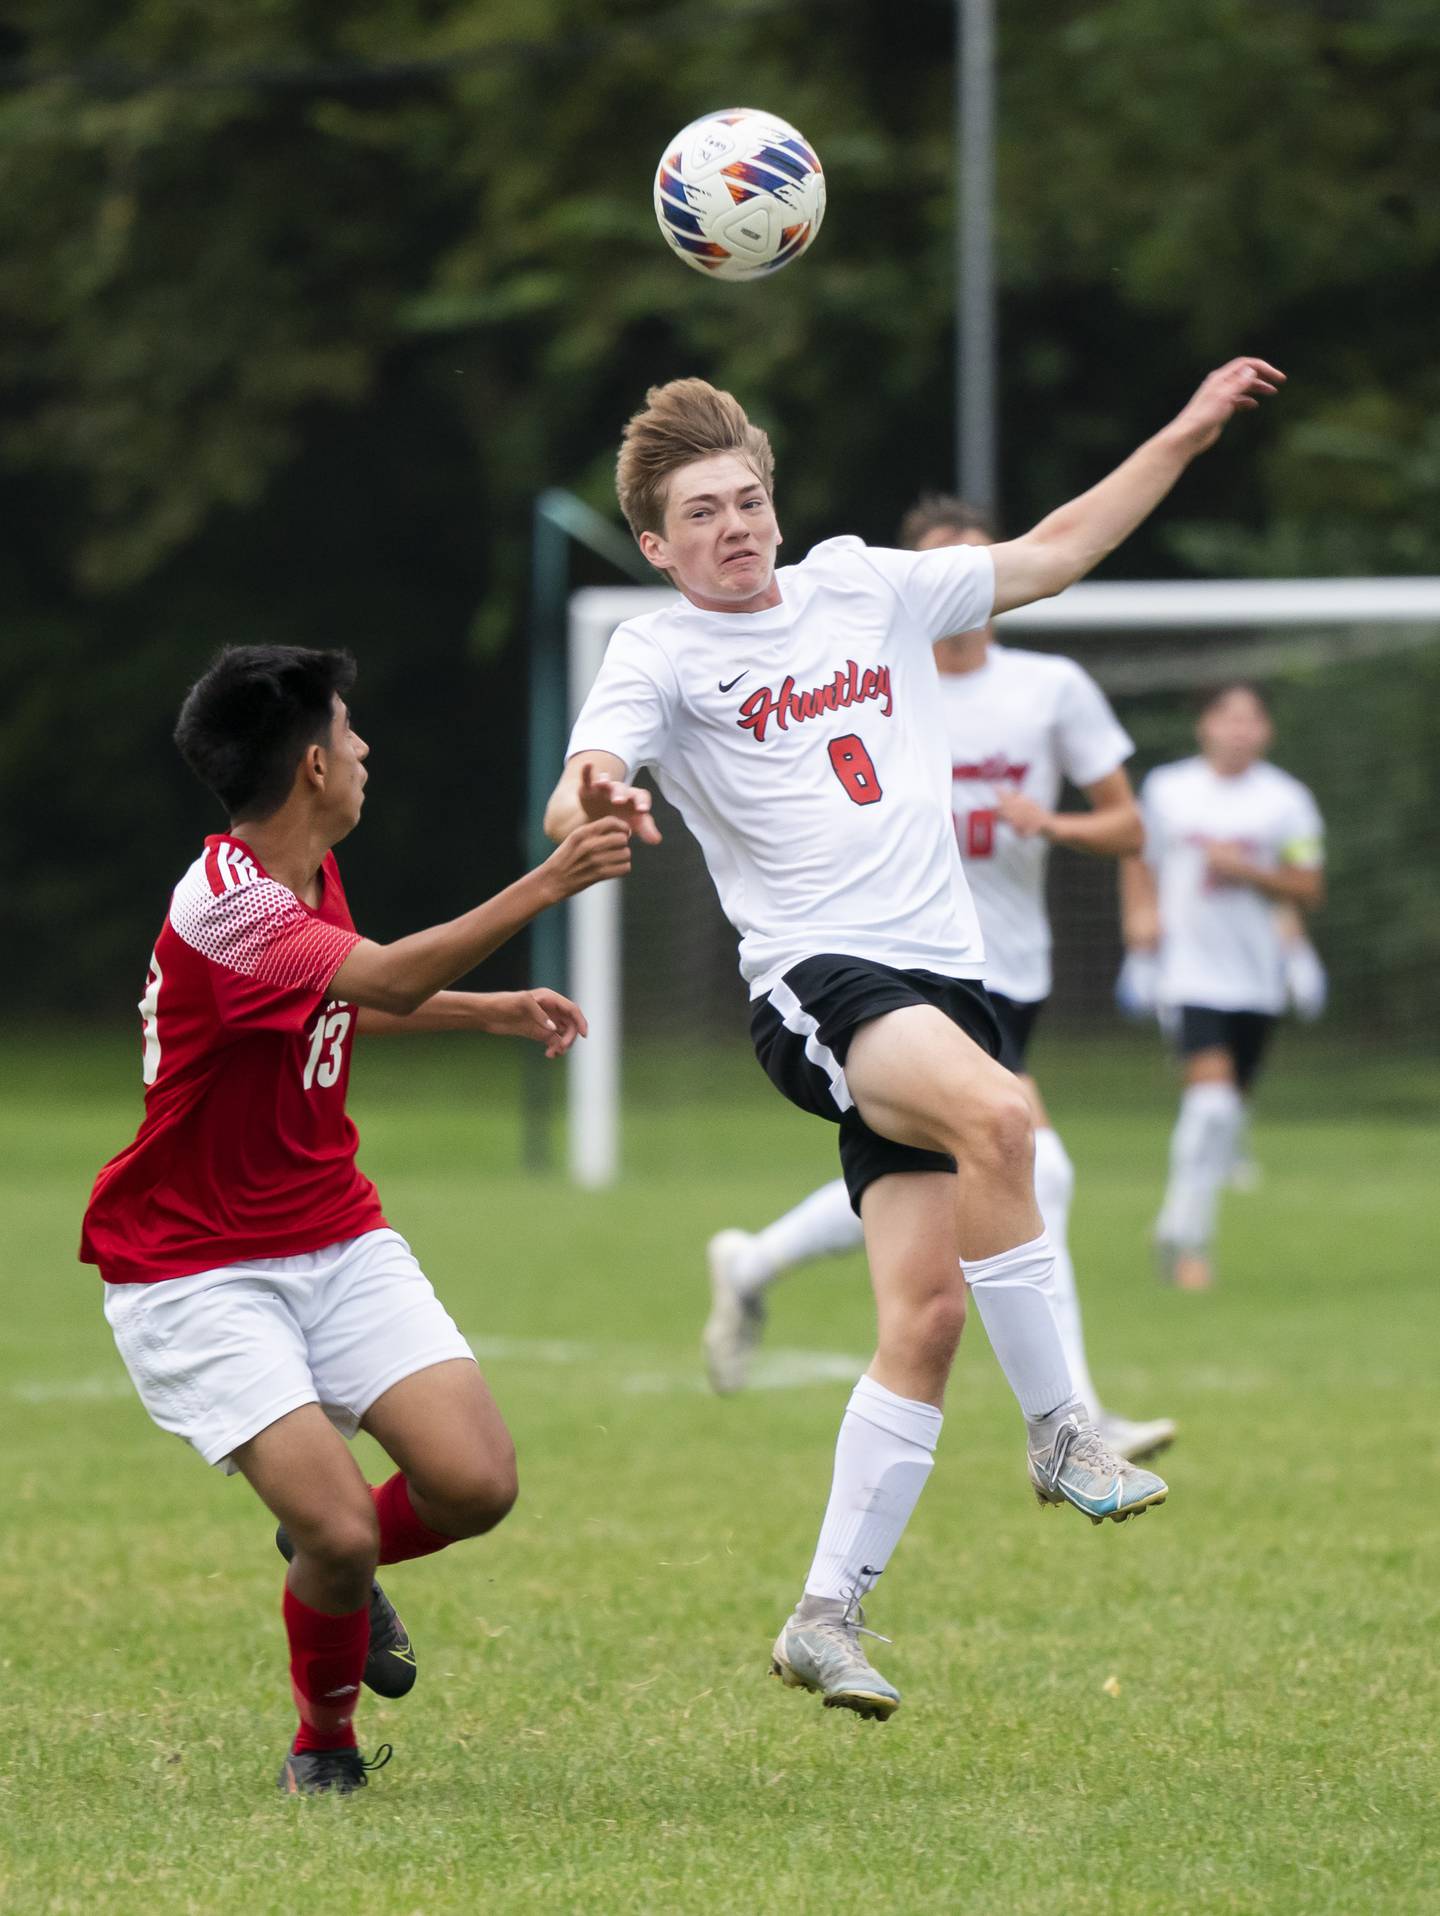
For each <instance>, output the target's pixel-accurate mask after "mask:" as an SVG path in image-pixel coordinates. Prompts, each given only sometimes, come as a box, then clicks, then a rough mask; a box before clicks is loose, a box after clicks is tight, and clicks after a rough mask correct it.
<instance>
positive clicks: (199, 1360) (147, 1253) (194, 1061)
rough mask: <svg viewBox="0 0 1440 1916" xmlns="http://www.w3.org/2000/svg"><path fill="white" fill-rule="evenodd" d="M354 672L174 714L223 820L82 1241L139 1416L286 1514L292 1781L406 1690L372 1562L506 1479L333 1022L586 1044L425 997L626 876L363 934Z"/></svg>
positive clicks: (183, 745) (499, 997) (333, 657)
mask: <svg viewBox="0 0 1440 1916" xmlns="http://www.w3.org/2000/svg"><path fill="white" fill-rule="evenodd" d="M354 675H355V664H354V660H353V659H351V658H350V657H349V655H348V654H347V653H342V652H313V651H308V650H305V649H302V648H300V647H296V646H238V647H232V648H230V649H229V650H228V651H226V652H223V653H222V654H221V655H220V657H219V658H218V659H217V660H216V662H215V664H214V665H213V666H212V667H211V669H210V671H209V672H207V673H206V675H205V676H204V678H202V679H201V680H200V681H199V683H198V684H197V685H195V686H194V687H193V688H192V689H191V691H190V694H189V696H188V698H187V699H186V701H185V705H184V708H183V710H182V711H181V714H180V722H179V726H178V728H177V730H176V735H175V737H176V743H177V745H178V746H179V748H180V751H181V753H182V755H183V757H184V758H185V760H186V762H187V764H189V766H190V767H191V769H192V770H193V771H194V772H196V773H197V774H198V776H199V777H200V778H201V779H202V780H203V781H204V783H205V784H207V785H208V786H209V787H210V789H211V790H212V791H213V792H214V793H215V795H216V796H217V797H218V798H219V799H220V800H221V802H222V803H223V804H224V806H225V808H226V811H227V814H228V816H229V818H230V819H231V821H232V822H231V825H230V829H229V830H228V831H227V832H224V833H219V834H215V835H213V836H211V837H210V838H207V839H206V841H205V846H204V849H203V850H202V852H201V854H200V856H199V857H198V858H197V859H196V860H195V863H194V864H193V865H192V866H191V867H190V870H189V871H188V872H187V873H186V874H185V876H184V877H183V878H182V879H181V880H180V883H179V884H178V885H177V886H176V887H175V892H174V895H173V897H172V898H171V901H170V909H169V912H168V914H167V916H166V920H165V924H164V925H163V927H162V928H161V932H160V936H159V938H158V940H157V941H156V945H155V950H154V953H153V955H152V957H151V960H150V970H149V976H148V978H147V980H146V988H145V996H144V998H143V1000H142V1001H141V1005H140V1012H141V1017H142V1019H143V1030H144V1065H143V1075H144V1081H145V1086H146V1090H145V1119H144V1122H143V1124H142V1125H141V1127H140V1132H139V1135H138V1136H137V1137H136V1139H135V1141H134V1143H133V1144H131V1145H130V1146H129V1147H128V1149H126V1150H125V1151H122V1152H121V1153H120V1155H119V1156H118V1157H116V1158H113V1159H112V1160H111V1161H110V1163H109V1164H107V1165H106V1166H105V1168H104V1169H103V1170H102V1171H101V1173H100V1175H99V1177H98V1178H97V1179H96V1181H95V1189H94V1191H93V1193H92V1194H91V1199H90V1205H89V1208H88V1210H87V1211H86V1214H85V1226H84V1233H83V1239H82V1244H81V1252H80V1255H81V1257H82V1259H83V1260H84V1261H86V1262H88V1263H93V1264H98V1265H99V1267H100V1275H101V1277H102V1278H103V1279H104V1280H105V1314H106V1317H107V1318H108V1320H109V1322H110V1325H111V1328H112V1329H113V1331H114V1333H115V1341H116V1343H117V1345H118V1346H119V1349H120V1354H121V1356H122V1357H123V1358H124V1360H125V1365H126V1368H127V1369H128V1370H129V1372H130V1375H131V1378H132V1379H133V1381H134V1383H135V1386H136V1388H137V1390H138V1391H139V1393H140V1396H141V1398H142V1400H143V1401H144V1404H145V1407H146V1409H147V1410H148V1411H149V1412H150V1414H151V1416H152V1417H153V1418H154V1420H155V1422H156V1423H157V1424H159V1425H160V1427H161V1429H162V1430H168V1431H171V1432H173V1433H174V1434H175V1435H177V1436H180V1437H183V1438H185V1439H186V1440H187V1441H188V1442H189V1443H191V1444H192V1445H194V1447H195V1449H196V1450H198V1451H199V1453H200V1455H201V1456H202V1457H203V1458H204V1459H205V1461H206V1462H207V1463H210V1464H218V1465H220V1466H222V1467H223V1468H225V1469H227V1470H238V1471H240V1472H241V1473H243V1475H244V1476H245V1477H246V1478H247V1479H248V1480H249V1482H250V1484H251V1486H252V1488H253V1489H254V1490H255V1492H256V1493H257V1495H258V1496H259V1497H260V1498H261V1500H262V1501H263V1502H264V1503H265V1504H266V1505H267V1506H268V1507H269V1508H270V1510H271V1511H273V1513H274V1514H275V1516H276V1517H278V1518H279V1520H280V1526H281V1528H280V1531H279V1532H278V1533H277V1538H276V1541H277V1543H278V1544H279V1545H280V1547H281V1550H282V1551H283V1552H284V1554H285V1555H286V1556H287V1557H288V1558H289V1559H290V1568H289V1571H288V1573H287V1576H286V1580H285V1594H284V1618H285V1628H286V1634H287V1637H288V1639H289V1646H290V1679H291V1689H292V1692H293V1695H294V1699H295V1704H296V1707H297V1709H298V1711H299V1715H300V1725H299V1729H298V1731H297V1733H296V1736H295V1739H294V1742H293V1744H292V1746H291V1749H290V1751H289V1753H288V1754H287V1756H286V1758H285V1761H284V1764H283V1765H282V1768H281V1772H280V1786H281V1788H282V1789H283V1790H285V1791H287V1792H289V1793H291V1794H296V1795H300V1794H304V1795H309V1794H315V1793H319V1792H322V1791H332V1790H333V1791H336V1792H339V1793H342V1794H347V1793H349V1792H350V1791H353V1790H355V1789H358V1788H361V1787H362V1786H363V1785H364V1783H365V1780H366V1778H365V1770H366V1765H365V1764H364V1763H362V1761H361V1758H360V1753H359V1751H358V1749H357V1748H356V1742H355V1729H354V1722H353V1719H354V1714H355V1702H356V1698H357V1696H358V1694H359V1688H360V1684H361V1682H362V1681H364V1682H367V1683H369V1684H370V1686H371V1687H372V1688H373V1689H376V1690H379V1691H380V1692H381V1693H382V1694H384V1695H387V1696H398V1695H402V1694H403V1693H404V1692H405V1691H406V1690H408V1689H409V1687H410V1685H411V1684H412V1683H413V1682H414V1679H415V1660H414V1653H413V1650H412V1648H411V1645H410V1641H409V1638H408V1636H407V1635H406V1632H405V1630H404V1628H403V1626H402V1625H401V1624H400V1621H399V1619H398V1617H396V1615H395V1612H394V1609H393V1608H392V1606H391V1605H390V1604H389V1602H388V1601H387V1600H386V1598H385V1595H384V1593H383V1591H381V1589H380V1587H379V1585H378V1584H376V1583H374V1573H375V1566H376V1564H377V1563H398V1562H400V1561H402V1560H404V1559H405V1558H409V1557H421V1556H426V1555H428V1554H430V1553H431V1552H433V1551H436V1550H443V1549H444V1548H445V1547H446V1546H447V1545H448V1544H451V1543H453V1542H455V1541H456V1540H457V1539H458V1538H461V1537H473V1536H477V1535H479V1534H480V1532H482V1531H485V1530H489V1529H491V1528H492V1527H493V1526H494V1525H495V1524H497V1523H499V1521H500V1520H501V1518H502V1517H504V1515H505V1514H506V1512H507V1511H508V1510H509V1508H510V1506H511V1504H512V1503H513V1502H514V1500H515V1493H516V1480H515V1452H514V1448H513V1446H512V1444H511V1442H510V1437H509V1433H508V1432H507V1431H506V1428H505V1425H504V1423H503V1421H502V1419H501V1416H500V1413H499V1411H498V1410H497V1409H496V1406H495V1402H494V1399H493V1398H492V1397H491V1395H490V1392H489V1390H488V1389H487V1388H486V1386H485V1382H484V1380H483V1378H482V1377H481V1375H480V1372H479V1370H478V1369H477V1368H476V1365H475V1361H474V1358H473V1356H472V1355H471V1352H470V1349H469V1346H468V1345H467V1344H466V1342H465V1340H464V1338H463V1337H462V1336H461V1335H460V1333H459V1331H458V1330H457V1329H456V1328H455V1325H454V1324H453V1323H452V1322H451V1320H450V1318H449V1316H448V1314H447V1313H446V1312H445V1310H444V1309H443V1308H442V1307H441V1305H440V1303H439V1301H438V1300H437V1298H436V1296H435V1293H434V1291H433V1290H432V1289H431V1288H430V1285H429V1283H428V1282H427V1280H426V1278H425V1276H424V1274H423V1273H422V1271H421V1270H420V1268H419V1266H418V1265H417V1263H416V1262H415V1259H414V1257H413V1256H412V1255H411V1253H410V1247H409V1246H408V1245H407V1244H406V1243H405V1240H404V1239H403V1238H402V1237H400V1236H399V1235H398V1234H397V1233H396V1232H395V1231H393V1230H391V1229H390V1228H389V1226H388V1224H387V1223H386V1220H385V1217H384V1215H383V1213H382V1211H381V1209H380V1200H379V1198H378V1197H377V1195H376V1192H375V1187H374V1186H373V1185H372V1184H371V1183H370V1181H369V1179H368V1178H366V1177H363V1176H362V1175H361V1173H360V1171H359V1170H358V1168H357V1166H356V1163H355V1150H356V1144H357V1142H358V1140H357V1137H356V1133H355V1127H354V1125H353V1124H352V1123H351V1122H350V1120H349V1118H348V1117H347V1116H346V1115H345V1091H346V1085H347V1083H348V1080H349V1075H350V1050H351V1046H352V1044H353V1042H354V1038H355V1033H356V1031H357V1030H360V1031H366V1032H382V1031H398V1030H407V1031H413V1030H421V1031H425V1030H433V1031H448V1030H478V1031H497V1032H512V1033H515V1034H518V1035H520V1036H525V1037H532V1038H538V1039H539V1040H540V1041H541V1042H542V1043H544V1044H545V1046H546V1048H547V1051H548V1052H549V1053H550V1055H552V1056H558V1055H559V1054H560V1053H561V1052H563V1051H565V1050H567V1049H568V1048H569V1046H570V1045H571V1043H572V1042H573V1041H574V1039H575V1037H576V1036H577V1035H583V1032H584V1029H585V1024H584V1019H583V1018H582V1016H581V1014H580V1012H579V1010H578V1009H577V1008H576V1007H575V1006H574V1005H572V1004H571V1003H570V1002H569V1000H568V999H566V998H562V997H560V996H559V994H558V993H556V992H553V991H545V990H537V991H530V992H507V993H499V994H495V993H476V992H455V991H444V990H442V989H441V987H442V986H444V985H446V984H448V983H449V982H450V980H452V979H454V978H458V977H460V976H462V975H463V974H464V973H465V972H467V971H469V970H470V969H471V967H472V966H474V965H476V964H478V963H479V962H480V960H481V959H482V958H483V957H485V956H486V955H487V954H488V953H489V952H491V951H494V950H495V949H496V948H497V947H498V946H499V945H502V944H503V943H504V942H505V940H506V939H507V938H510V937H513V936H514V934H515V933H516V932H517V931H519V930H520V929H521V927H522V926H523V925H526V924H528V923H529V921H530V920H531V919H532V918H533V917H535V916H536V914H537V913H538V912H540V911H543V910H544V909H545V907H546V906H547V905H551V904H555V903H557V902H558V901H559V900H560V899H562V898H566V897H569V896H571V895H572V894H573V893H574V892H577V891H581V890H583V889H584V888H585V886H587V885H590V884H593V883H594V882H595V881H596V880H597V879H599V878H606V877H615V876H617V875H618V874H620V873H622V872H624V871H626V870H628V869H629V862H630V858H629V848H628V843H627V839H628V834H627V832H626V830H625V827H624V826H623V825H622V824H620V823H619V822H617V821H615V820H608V821H605V822H603V823H602V824H601V825H599V826H596V827H592V828H588V829H587V830H586V831H585V832H582V833H577V834H576V836H575V837H574V838H572V839H569V840H567V842H566V844H565V845H564V846H562V847H561V849H560V851H559V852H557V853H556V854H554V855H553V856H552V857H551V858H549V859H547V860H546V862H545V863H544V864H543V865H542V866H540V868H539V869H538V870H537V871H533V872H530V873H528V874H527V875H526V876H525V877H524V878H522V879H520V880H519V881H518V883H516V884H514V885H511V886H510V887H509V888H508V889H507V890H506V891H503V892H501V893H500V894H499V896H498V897H495V898H492V899H490V900H489V901H488V902H487V903H486V904H483V905H481V906H479V907H478V908H477V909H476V910H474V911H471V912H468V913H467V914H466V915H465V916H464V917H463V918H457V919H455V920H454V921H453V923H451V924H447V925H437V926H435V927H434V928H433V929H431V930H429V931H422V932H417V933H415V934H414V935H413V936H411V937H408V938H401V939H398V940H396V942H395V943H394V944H389V945H378V944H374V943H372V942H371V941H370V940H369V939H365V938H362V937H361V936H360V935H359V933H358V932H357V931H356V930H355V927H354V924H353V922H352V920H351V917H350V911H349V907H348V906H347V904H346V902H345V892H344V888H343V886H342V885H341V883H340V873H339V869H338V867H337V865H336V863H335V856H334V852H333V850H332V849H331V848H332V847H333V846H334V845H336V844H338V843H339V841H340V840H341V839H342V838H345V837H346V836H348V834H349V833H350V832H351V831H353V829H354V828H355V826H356V824H357V823H358V822H359V818H360V810H361V806H362V803H363V801H364V791H365V781H366V778H367V776H368V774H367V772H366V767H365V760H366V758H367V757H368V755H369V747H368V746H367V745H366V744H365V742H364V740H363V739H361V738H360V737H359V736H358V735H357V734H356V733H355V731H354V730H353V729H352V727H351V724H350V715H349V711H348V708H347V707H346V704H345V702H344V700H345V694H346V693H348V691H349V689H350V685H351V682H352V680H353V678H354ZM362 1426H363V1428H364V1429H365V1430H367V1431H368V1432H369V1433H370V1435H371V1436H372V1437H374V1438H375V1439H376V1441H377V1442H378V1443H379V1444H380V1445H381V1447H382V1448H383V1449H384V1450H385V1451H386V1452H387V1453H388V1454H389V1456H390V1457H391V1458H393V1459H394V1461H395V1463H396V1465H397V1466H398V1468H397V1469H396V1472H395V1474H394V1475H393V1476H392V1477H391V1478H389V1480H388V1481H387V1482H385V1483H383V1484H379V1485H376V1486H375V1487H374V1488H373V1489H372V1488H371V1486H370V1485H368V1484H367V1483H366V1482H365V1480H364V1478H363V1477H362V1476H361V1474H360V1470H359V1467H358V1466H357V1464H356V1462H355V1460H354V1458H353V1457H352V1456H351V1454H350V1452H349V1450H348V1448H347V1447H346V1444H345V1441H344V1437H342V1435H341V1432H342V1431H343V1432H344V1433H345V1435H346V1436H349V1435H353V1434H354V1432H355V1430H356V1429H357V1428H360V1427H362ZM371 1767H373V1765H372V1766H371Z"/></svg>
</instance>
